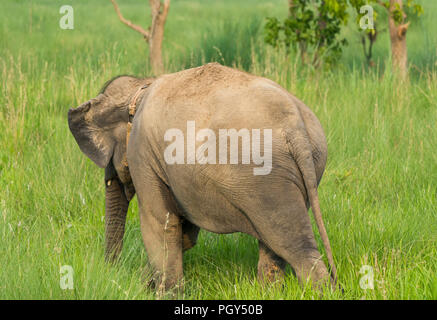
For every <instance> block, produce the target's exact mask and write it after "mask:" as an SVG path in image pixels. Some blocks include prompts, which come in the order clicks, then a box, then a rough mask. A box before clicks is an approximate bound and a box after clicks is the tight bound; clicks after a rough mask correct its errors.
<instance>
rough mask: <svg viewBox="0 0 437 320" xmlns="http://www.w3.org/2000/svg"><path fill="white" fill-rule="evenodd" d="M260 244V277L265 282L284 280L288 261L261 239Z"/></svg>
mask: <svg viewBox="0 0 437 320" xmlns="http://www.w3.org/2000/svg"><path fill="white" fill-rule="evenodd" d="M258 244H259V260H258V279H259V280H260V281H261V282H263V283H266V282H274V281H276V280H282V278H283V277H284V269H285V266H286V262H285V261H284V260H283V259H282V258H281V257H279V256H277V255H276V254H275V253H274V252H273V251H272V250H270V249H269V248H268V247H267V246H266V245H265V244H264V243H262V242H261V241H258Z"/></svg>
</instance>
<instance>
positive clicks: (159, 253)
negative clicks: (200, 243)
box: [135, 173, 183, 293]
mask: <svg viewBox="0 0 437 320" xmlns="http://www.w3.org/2000/svg"><path fill="white" fill-rule="evenodd" d="M135 187H136V189H137V196H138V201H139V207H140V222H141V233H142V235H143V241H144V245H145V247H146V251H147V254H148V258H149V263H150V264H151V265H152V267H153V268H154V270H155V276H154V281H155V284H156V288H157V289H158V293H163V292H166V291H167V290H169V289H172V288H175V287H176V288H177V287H180V285H181V284H182V282H181V280H182V276H183V270H182V221H181V217H180V216H179V215H178V210H177V207H176V204H175V201H174V199H173V195H172V194H171V191H170V190H169V189H168V187H167V186H166V185H165V184H164V183H163V182H162V181H161V180H160V179H159V178H158V177H156V176H155V175H154V174H153V173H151V174H150V175H148V178H147V181H144V182H143V183H141V185H140V186H138V187H137V184H136V185H135Z"/></svg>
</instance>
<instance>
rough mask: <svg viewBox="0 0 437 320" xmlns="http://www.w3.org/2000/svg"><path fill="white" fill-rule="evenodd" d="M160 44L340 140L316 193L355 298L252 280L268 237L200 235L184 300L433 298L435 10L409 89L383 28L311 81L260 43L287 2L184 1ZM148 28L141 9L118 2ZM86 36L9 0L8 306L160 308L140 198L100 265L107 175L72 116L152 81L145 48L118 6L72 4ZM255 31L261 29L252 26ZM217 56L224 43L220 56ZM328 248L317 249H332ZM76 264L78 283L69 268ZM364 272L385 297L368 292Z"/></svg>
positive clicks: (182, 61) (169, 55) (0, 35)
mask: <svg viewBox="0 0 437 320" xmlns="http://www.w3.org/2000/svg"><path fill="white" fill-rule="evenodd" d="M173 2H174V3H172V7H171V11H170V15H169V20H168V25H167V28H166V38H165V60H166V65H167V69H168V71H169V72H172V71H177V70H180V69H183V68H186V67H189V66H194V65H199V64H201V63H202V62H207V61H210V60H218V61H219V62H222V63H226V64H228V65H235V66H237V67H240V68H244V69H246V70H248V71H250V72H252V73H255V74H258V75H262V76H266V77H268V78H270V79H272V80H274V81H276V82H278V83H279V84H281V85H282V86H284V87H285V88H287V89H288V90H289V91H290V92H292V93H294V94H295V95H296V96H298V97H299V98H301V99H302V100H303V101H304V102H305V103H307V105H309V106H310V107H311V109H312V110H313V111H314V112H315V113H316V115H317V116H318V118H319V119H320V121H321V123H322V125H323V127H324V129H325V132H326V135H327V138H328V146H329V157H328V164H327V168H326V172H325V175H324V178H323V180H322V183H321V186H320V189H319V190H320V191H319V192H320V197H321V205H322V211H323V213H324V220H325V224H326V227H327V229H328V233H329V236H330V240H331V245H332V247H333V251H334V257H335V260H336V264H337V268H338V274H339V280H340V283H341V284H342V286H343V287H344V294H340V293H339V292H325V293H323V295H322V296H320V295H318V293H316V292H314V291H313V290H311V289H310V288H307V287H306V288H302V287H301V286H299V285H298V283H297V280H296V279H295V277H294V276H293V275H292V274H291V273H289V274H288V275H287V278H286V280H285V283H284V284H283V286H279V285H277V286H268V287H261V286H260V284H259V283H258V282H257V280H256V264H257V255H258V253H257V244H256V241H255V240H254V239H253V238H251V237H249V236H246V235H243V234H233V235H226V236H225V235H216V234H211V233H207V232H204V231H202V232H201V234H200V238H199V241H198V245H197V246H196V247H195V248H193V249H192V250H190V251H189V252H187V253H186V254H185V261H184V267H185V282H186V285H185V291H184V294H183V296H181V298H185V299H313V298H324V299H437V277H436V274H437V245H436V241H437V199H436V193H437V183H436V182H437V152H436V150H435V148H436V146H437V130H436V124H437V71H436V65H435V61H436V59H435V57H436V53H437V49H436V48H437V35H436V34H435V33H433V31H434V30H436V29H437V22H436V21H437V19H436V16H437V6H436V3H434V1H430V0H428V1H422V3H423V4H424V6H425V11H426V14H425V16H424V17H422V19H421V20H420V25H419V23H418V24H417V25H414V24H413V25H412V27H411V30H410V31H409V33H408V41H409V54H410V61H411V63H412V64H413V65H414V66H413V67H412V77H411V82H410V83H409V84H406V85H403V86H401V87H399V86H398V83H397V81H396V79H395V78H394V77H393V76H392V75H391V73H390V70H389V68H386V67H385V66H386V65H388V63H386V61H387V57H388V45H389V44H388V35H387V33H385V34H383V35H382V36H381V39H380V40H379V42H378V45H377V48H376V49H377V50H376V58H377V59H378V61H379V68H380V70H370V71H368V70H366V68H363V67H362V66H361V63H362V61H363V60H364V59H363V57H362V53H361V48H360V46H359V43H358V42H357V38H356V36H354V35H355V33H354V32H355V31H354V29H353V26H352V27H350V29H348V30H346V32H345V34H346V35H347V36H348V38H349V42H350V43H351V45H350V46H349V47H348V48H346V50H345V54H344V57H343V59H342V61H341V63H340V64H339V66H338V67H337V68H335V70H333V71H332V72H322V73H318V74H315V73H313V72H311V71H310V70H306V69H303V68H301V67H299V66H297V65H296V62H295V61H296V60H295V59H294V58H293V57H290V58H289V59H288V60H287V59H286V58H284V56H283V55H281V54H278V53H276V52H273V51H272V50H271V49H270V48H268V47H265V46H264V45H263V44H262V23H263V18H264V17H266V16H272V15H275V16H284V12H285V10H286V1H279V0H275V1H273V0H270V1H261V0H252V1H249V0H242V1H238V2H237V1H231V0H226V1H203V0H202V1H200V0H192V1H182V0H179V1H173ZM119 4H120V7H121V10H122V11H123V12H124V14H125V16H126V17H128V18H129V19H132V20H134V21H135V22H138V23H142V24H143V26H146V25H147V23H148V16H145V14H144V13H146V12H147V10H148V8H147V6H146V5H145V2H144V1H134V0H130V1H120V3H119ZM72 5H73V7H74V10H75V29H74V30H61V29H60V28H59V27H58V23H59V18H60V14H59V8H60V6H61V4H60V3H59V1H54V0H51V1H49V0H43V1H28V2H23V1H12V0H7V1H1V4H0V39H1V42H0V74H1V85H0V90H1V94H0V237H1V241H0V266H1V267H0V268H1V272H0V299H154V298H156V296H155V294H154V292H153V291H152V290H150V289H147V288H144V285H143V283H142V282H141V279H142V278H144V270H145V269H146V266H147V255H146V253H145V250H144V247H143V244H142V239H141V233H140V230H139V219H138V208H137V204H136V200H135V201H133V205H132V206H131V208H130V210H129V214H128V221H127V232H126V235H125V243H124V249H123V253H122V260H121V262H120V263H119V264H118V265H116V266H112V265H108V264H106V263H105V262H104V259H103V235H104V234H103V232H104V225H103V220H102V218H103V214H104V185H103V172H102V170H100V169H98V168H97V167H96V166H95V165H94V164H93V163H92V162H91V161H90V160H88V159H87V158H86V157H85V156H84V155H83V154H82V153H81V152H80V151H79V148H78V147H77V145H76V143H75V141H74V139H73V137H72V135H71V134H70V132H69V130H68V125H67V118H66V116H67V110H68V108H70V107H73V106H77V105H79V104H80V103H81V102H83V101H86V100H87V99H89V98H90V97H93V96H95V95H96V94H97V92H98V90H99V88H100V86H102V85H103V83H104V82H105V81H106V80H108V79H109V78H110V77H112V76H114V75H117V74H126V73H132V74H137V75H143V76H145V75H147V74H148V61H147V47H146V45H145V44H144V41H143V40H142V39H141V37H140V36H139V35H138V34H136V33H135V32H134V31H132V30H129V29H128V28H126V27H125V26H123V25H122V24H121V23H120V22H119V21H118V20H117V17H116V16H115V14H114V12H113V9H112V7H111V4H110V2H109V1H106V2H104V3H102V2H100V1H99V2H98V1H93V2H91V3H88V1H79V0H75V1H74V2H73V3H72ZM256 24H259V25H260V26H259V28H257V26H256ZM214 47H215V48H214ZM317 239H318V241H319V247H320V248H322V247H321V242H320V239H319V237H318V236H317ZM62 265H71V266H72V267H73V268H74V272H75V274H74V290H61V289H60V286H59V277H60V274H59V269H60V267H61V266H62ZM363 265H370V266H372V267H373V268H374V277H375V288H374V290H363V289H361V288H360V286H359V280H360V277H361V276H362V275H361V274H360V273H359V271H360V268H361V267H362V266H363Z"/></svg>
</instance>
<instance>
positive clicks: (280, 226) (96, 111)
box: [68, 63, 337, 291]
mask: <svg viewBox="0 0 437 320" xmlns="http://www.w3.org/2000/svg"><path fill="white" fill-rule="evenodd" d="M68 124H69V128H70V131H71V132H72V134H73V136H74V138H75V140H76V142H77V144H78V145H79V148H80V150H81V151H82V152H83V153H84V154H85V155H86V156H88V157H89V158H90V159H91V160H92V161H93V162H94V163H95V164H97V165H98V166H99V167H101V168H105V185H106V187H105V188H106V195H105V199H106V200H105V201H106V203H105V257H106V259H107V260H109V261H114V260H116V259H117V257H118V256H119V254H120V252H121V248H122V242H123V234H124V228H125V219H126V212H127V210H128V206H129V202H130V201H131V199H132V197H133V196H134V195H135V194H136V195H137V200H138V207H139V216H140V226H141V234H142V238H143V242H144V246H145V249H146V252H147V256H148V262H149V264H150V265H151V266H152V268H153V270H154V277H153V279H154V283H155V285H156V287H157V288H163V290H165V291H167V290H171V289H173V288H177V287H179V286H180V285H181V283H182V279H183V267H182V261H183V252H184V251H186V250H188V249H190V248H192V247H193V246H194V245H195V244H196V241H197V236H198V233H199V230H200V229H204V230H207V231H210V232H213V233H219V234H227V233H235V232H241V233H246V234H249V235H251V236H253V237H255V238H256V239H257V240H258V244H259V261H258V277H259V279H260V281H262V282H263V283H264V282H265V281H274V280H275V279H278V277H279V278H281V277H283V275H284V268H285V267H286V265H287V264H288V265H290V266H291V268H292V270H293V272H294V274H295V275H296V276H297V278H298V280H299V282H300V283H302V284H304V283H306V281H308V280H309V279H311V283H312V284H314V285H316V286H317V287H320V286H326V285H328V286H331V287H334V286H335V284H336V281H337V275H336V268H335V264H334V260H333V255H332V250H331V247H330V243H329V239H328V235H327V232H326V229H325V226H324V223H323V219H322V215H321V209H320V204H319V198H318V193H317V188H318V185H319V183H320V180H321V178H322V174H323V171H324V169H325V165H326V161H327V142H326V138H325V134H324V132H323V129H322V126H321V124H320V122H319V120H318V119H317V117H316V116H315V115H314V113H313V112H312V111H311V110H310V109H309V108H308V107H307V106H306V105H305V104H304V103H303V102H302V101H300V100H299V99H298V98H296V97H294V96H293V95H292V94H290V93H289V92H288V91H287V90H286V89H284V88H282V87H281V86H280V85H279V84H277V83H275V82H273V81H271V80H269V79H267V78H263V77H259V76H255V75H252V74H249V73H246V72H243V71H240V70H237V69H234V68H230V67H226V66H222V65H220V64H218V63H208V64H206V65H203V66H200V67H196V68H191V69H187V70H183V71H180V72H176V73H171V74H164V75H161V76H159V77H156V78H137V77H134V76H118V77H115V78H113V79H111V80H109V81H108V82H107V83H106V84H105V85H104V87H103V89H102V90H101V92H100V93H99V94H98V96H97V97H95V98H93V99H91V100H89V101H87V102H85V103H83V104H82V105H80V106H79V107H77V108H71V109H70V110H69V111H68ZM194 125H195V127H194ZM194 128H202V130H199V131H197V134H196V133H195V131H193V130H192V129H194ZM231 129H232V130H231ZM261 131H263V132H264V137H263V139H261ZM217 133H219V138H218V140H219V142H223V144H220V143H219V145H218V146H217V142H216V141H217V139H216V136H214V135H215V134H217ZM222 133H223V134H222ZM250 134H252V136H251V135H250ZM257 134H258V135H257ZM247 137H249V138H247ZM261 140H262V141H261ZM205 141H206V142H205ZM240 141H241V143H239V142H240ZM169 142H172V143H169ZM214 142H216V145H214ZM228 142H229V143H228ZM181 143H182V145H181ZM202 143H203V144H202ZM257 143H258V145H257ZM185 144H186V145H185ZM262 147H264V158H262V157H261V158H260V155H261V149H262ZM232 148H234V149H233V150H234V151H237V152H236V153H235V152H234V153H233V154H232V150H231V149H232ZM251 148H252V153H250V149H251ZM248 150H249V151H248ZM206 151H208V152H206ZM257 152H258V153H257ZM228 153H229V154H230V157H229V158H228V155H229V154H228ZM217 154H218V156H217ZM217 158H219V160H217ZM228 159H230V160H229V161H227V160H228ZM260 159H264V163H263V167H260V165H261V161H260ZM269 159H270V161H269ZM255 160H257V161H255ZM257 170H258V171H257ZM310 207H312V211H313V214H314V218H315V221H316V225H317V228H318V230H319V233H320V236H321V239H322V242H323V246H324V249H325V252H326V256H327V259H328V263H329V269H330V270H328V268H327V266H326V265H325V263H324V262H323V259H322V255H321V254H320V252H319V250H318V248H317V243H316V240H315V236H314V232H313V230H312V225H311V219H310V217H309V215H308V210H309V208H310Z"/></svg>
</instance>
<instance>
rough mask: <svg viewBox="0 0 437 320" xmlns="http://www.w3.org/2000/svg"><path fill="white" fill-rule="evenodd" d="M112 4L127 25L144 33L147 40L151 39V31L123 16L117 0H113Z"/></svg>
mask: <svg viewBox="0 0 437 320" xmlns="http://www.w3.org/2000/svg"><path fill="white" fill-rule="evenodd" d="M111 2H112V5H113V6H114V9H115V12H116V13H117V15H118V18H119V19H120V21H121V22H123V23H124V24H125V25H127V26H128V27H130V28H132V29H134V30H135V31H137V32H139V33H141V34H142V35H143V37H144V38H146V40H149V37H150V33H149V31H147V30H144V29H143V28H141V27H140V26H138V25H136V24H133V23H132V22H131V21H129V20H127V19H125V18H124V17H123V15H122V14H121V12H120V8H119V7H118V4H117V2H115V0H111Z"/></svg>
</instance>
